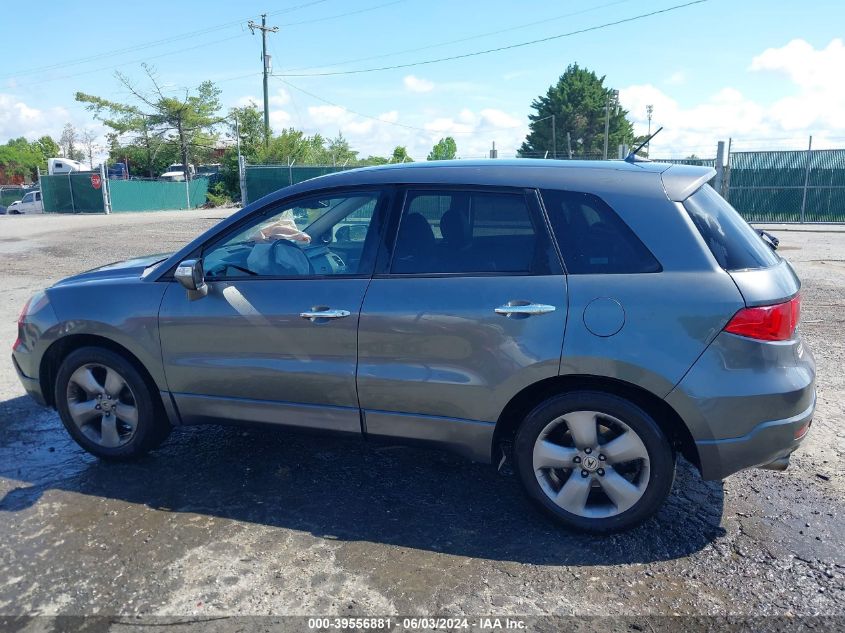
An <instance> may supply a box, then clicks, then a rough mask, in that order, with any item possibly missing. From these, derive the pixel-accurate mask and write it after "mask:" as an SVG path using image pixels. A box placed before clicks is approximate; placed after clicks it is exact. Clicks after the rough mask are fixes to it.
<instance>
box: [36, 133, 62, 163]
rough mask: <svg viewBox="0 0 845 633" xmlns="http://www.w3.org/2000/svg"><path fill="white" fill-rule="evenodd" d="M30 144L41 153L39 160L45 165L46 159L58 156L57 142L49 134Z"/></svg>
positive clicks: (59, 149)
mask: <svg viewBox="0 0 845 633" xmlns="http://www.w3.org/2000/svg"><path fill="white" fill-rule="evenodd" d="M32 145H35V147H36V148H37V149H38V152H39V153H40V154H41V162H42V163H43V164H44V166H45V167H46V165H47V159H48V158H56V157H58V155H59V152H60V151H61V148H60V147H59V145H58V143H56V141H54V140H53V139H52V138H51V137H49V136H42V137H41V138H40V139H38V140H37V141H34V142H33V143H32Z"/></svg>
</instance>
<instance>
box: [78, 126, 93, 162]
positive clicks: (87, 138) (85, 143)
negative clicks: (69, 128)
mask: <svg viewBox="0 0 845 633" xmlns="http://www.w3.org/2000/svg"><path fill="white" fill-rule="evenodd" d="M80 140H81V141H82V147H84V148H85V153H86V154H87V155H88V166H89V167H91V169H94V149H95V147H96V146H95V145H94V141H96V140H97V135H96V134H95V133H94V132H92V131H91V130H85V131H84V132H83V133H82V136H81V137H80Z"/></svg>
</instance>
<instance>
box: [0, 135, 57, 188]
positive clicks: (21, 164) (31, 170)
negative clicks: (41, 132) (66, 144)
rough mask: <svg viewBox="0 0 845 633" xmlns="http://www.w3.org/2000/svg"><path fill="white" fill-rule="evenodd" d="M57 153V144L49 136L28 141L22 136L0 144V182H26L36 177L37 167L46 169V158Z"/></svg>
mask: <svg viewBox="0 0 845 633" xmlns="http://www.w3.org/2000/svg"><path fill="white" fill-rule="evenodd" d="M58 154H59V151H58V145H57V144H56V142H55V141H54V140H53V139H51V138H50V137H49V136H42V137H41V138H40V139H38V140H37V141H33V142H32V143H30V142H29V141H27V140H26V139H25V138H24V137H20V138H15V139H11V140H9V141H8V142H7V143H6V144H5V145H0V182H2V183H6V182H7V181H8V182H15V183H19V182H28V181H33V180H35V179H36V178H37V174H38V169H39V168H41V170H42V171H46V169H47V159H48V158H52V157H55V156H57V155H58Z"/></svg>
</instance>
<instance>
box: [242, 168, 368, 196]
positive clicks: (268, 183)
mask: <svg viewBox="0 0 845 633" xmlns="http://www.w3.org/2000/svg"><path fill="white" fill-rule="evenodd" d="M347 169H352V167H346V166H331V165H328V166H322V165H246V166H245V168H244V170H245V175H244V183H245V186H246V191H245V192H242V194H243V195H242V197H243V201H244V204H249V203H250V202H255V201H256V200H258V199H259V198H263V197H264V196H266V195H267V194H270V193H273V192H274V191H278V190H279V189H282V188H283V187H288V186H290V185H294V184H296V183H298V182H302V181H303V180H310V179H311V178H316V177H317V176H325V175H326V174H334V173H337V172H339V171H345V170H347Z"/></svg>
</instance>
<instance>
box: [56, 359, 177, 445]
mask: <svg viewBox="0 0 845 633" xmlns="http://www.w3.org/2000/svg"><path fill="white" fill-rule="evenodd" d="M85 365H99V366H103V367H107V368H111V369H113V370H115V371H116V372H117V373H118V374H119V375H120V376H121V378H123V380H124V381H125V384H126V386H128V388H129V390H131V398H132V401H133V402H134V405H135V407H136V409H137V423H135V425H134V430H133V432H132V433H131V436H130V437H129V439H128V440H127V441H125V443H122V444H121V445H119V446H114V447H109V446H102V445H101V444H98V443H97V442H96V441H93V440H92V439H91V438H90V437H89V436H88V435H86V434H85V433H84V432H83V431H82V430H81V429H80V427H79V426H78V425H77V424H76V423H75V422H74V420H73V417H72V416H71V413H70V404H69V402H68V384H69V382H70V380H71V376H73V374H74V372H76V371H77V370H78V369H79V368H81V367H83V366H85ZM54 401H55V403H56V408H57V410H58V412H59V417H60V418H61V420H62V423H63V424H64V425H65V428H66V429H67V430H68V433H70V435H71V437H73V439H74V440H75V441H76V443H77V444H79V445H80V446H81V447H82V448H84V449H85V450H86V451H88V452H89V453H91V454H92V455H96V456H97V457H99V458H101V459H106V460H113V461H122V460H131V459H134V458H137V457H140V456H141V455H143V454H145V453H147V452H148V451H150V450H153V449H154V448H157V447H158V446H159V445H161V443H162V442H164V440H165V439H167V436H168V435H170V431H171V430H172V427H171V426H170V422H169V420H168V419H167V415H166V413H165V411H164V407H162V404H161V400H160V398H159V395H158V393H157V391H156V390H155V389H154V387H153V385H151V384H150V381H148V380H146V379H145V378H144V376H142V374H141V372H139V371H138V369H137V368H136V367H135V365H134V364H133V363H131V362H129V361H128V360H127V359H126V358H124V357H123V356H121V355H120V354H117V353H115V352H113V351H111V350H108V349H105V348H102V347H82V348H80V349H78V350H76V351H74V352H71V353H70V354H68V356H67V358H65V359H64V361H63V362H62V364H61V366H60V367H59V371H58V373H57V375H56V384H55V400H54Z"/></svg>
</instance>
